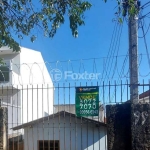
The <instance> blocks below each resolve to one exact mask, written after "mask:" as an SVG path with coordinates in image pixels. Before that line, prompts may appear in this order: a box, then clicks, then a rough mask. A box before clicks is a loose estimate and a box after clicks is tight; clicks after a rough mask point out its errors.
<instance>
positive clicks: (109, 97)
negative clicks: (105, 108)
mask: <svg viewBox="0 0 150 150" xmlns="http://www.w3.org/2000/svg"><path fill="white" fill-rule="evenodd" d="M109 103H111V100H110V81H109Z"/></svg>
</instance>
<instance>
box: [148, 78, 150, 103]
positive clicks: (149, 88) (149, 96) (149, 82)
mask: <svg viewBox="0 0 150 150" xmlns="http://www.w3.org/2000/svg"><path fill="white" fill-rule="evenodd" d="M148 82H149V103H150V80H149V81H148Z"/></svg>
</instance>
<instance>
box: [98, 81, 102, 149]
mask: <svg viewBox="0 0 150 150" xmlns="http://www.w3.org/2000/svg"><path fill="white" fill-rule="evenodd" d="M97 87H98V89H99V85H98V82H97ZM99 91H100V90H98V92H99ZM101 105H102V104H101V103H100V99H99V112H98V122H100V121H102V120H100V113H101V111H100V107H101ZM100 134H101V130H100V127H99V126H98V138H99V150H100V149H101V148H100Z"/></svg>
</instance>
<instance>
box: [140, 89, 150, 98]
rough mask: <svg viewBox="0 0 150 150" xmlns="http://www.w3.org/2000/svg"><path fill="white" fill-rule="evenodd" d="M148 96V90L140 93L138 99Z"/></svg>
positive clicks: (149, 91) (149, 92)
mask: <svg viewBox="0 0 150 150" xmlns="http://www.w3.org/2000/svg"><path fill="white" fill-rule="evenodd" d="M148 96H150V90H148V91H146V92H143V93H141V94H140V95H139V99H142V98H145V97H148Z"/></svg>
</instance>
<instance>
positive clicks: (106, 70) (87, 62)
mask: <svg viewBox="0 0 150 150" xmlns="http://www.w3.org/2000/svg"><path fill="white" fill-rule="evenodd" d="M90 2H91V3H92V7H91V9H90V10H88V11H86V13H85V25H84V26H81V27H79V28H78V32H79V36H78V38H74V37H73V36H72V34H71V30H70V28H69V21H68V20H67V18H66V20H65V23H64V24H63V25H61V27H60V28H59V29H58V31H57V33H56V35H55V36H54V38H52V39H50V38H46V37H44V36H43V35H42V34H41V33H38V32H37V33H36V35H37V40H36V41H35V42H34V43H31V42H30V38H29V37H25V38H24V39H23V40H22V41H19V44H20V45H21V46H23V47H27V48H30V49H34V50H38V51H40V52H41V53H42V56H43V58H44V61H45V62H49V64H50V65H48V66H47V67H48V70H49V71H51V69H52V68H53V69H54V68H57V69H59V70H61V71H64V70H65V71H69V70H71V71H73V72H78V73H83V72H85V71H87V72H94V73H100V74H101V76H100V77H99V79H101V80H94V81H93V82H94V84H96V82H97V81H100V82H101V83H100V84H102V81H105V83H106V84H108V83H109V81H111V82H112V83H114V81H115V80H116V81H117V83H120V82H121V80H123V81H124V82H125V81H126V80H127V79H129V64H128V62H129V58H128V55H127V54H128V49H129V48H128V20H127V19H125V20H124V22H123V24H118V23H117V21H116V15H115V13H116V12H117V7H116V6H117V3H116V0H109V1H108V2H107V3H105V2H104V1H102V0H90ZM146 2H148V0H143V1H142V2H141V5H143V4H145V3H146ZM148 11H149V7H147V8H145V9H144V10H142V11H141V12H142V14H143V15H144V14H146V13H147V12H148ZM148 23H149V18H145V22H144V29H145V30H147V29H148ZM142 35H143V34H142V32H141V29H139V36H142ZM149 39H150V34H149V32H148V33H147V34H146V40H147V44H148V48H149V47H150V42H149ZM138 42H139V43H138V47H139V49H138V53H139V83H142V82H143V81H142V80H143V79H145V80H146V82H147V81H148V80H149V72H150V67H149V64H148V57H147V55H146V48H145V45H144V42H143V38H138ZM105 64H106V65H105ZM62 81H63V82H64V80H62ZM68 81H70V80H68ZM79 81H80V80H79ZM85 82H87V81H84V84H85Z"/></svg>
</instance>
